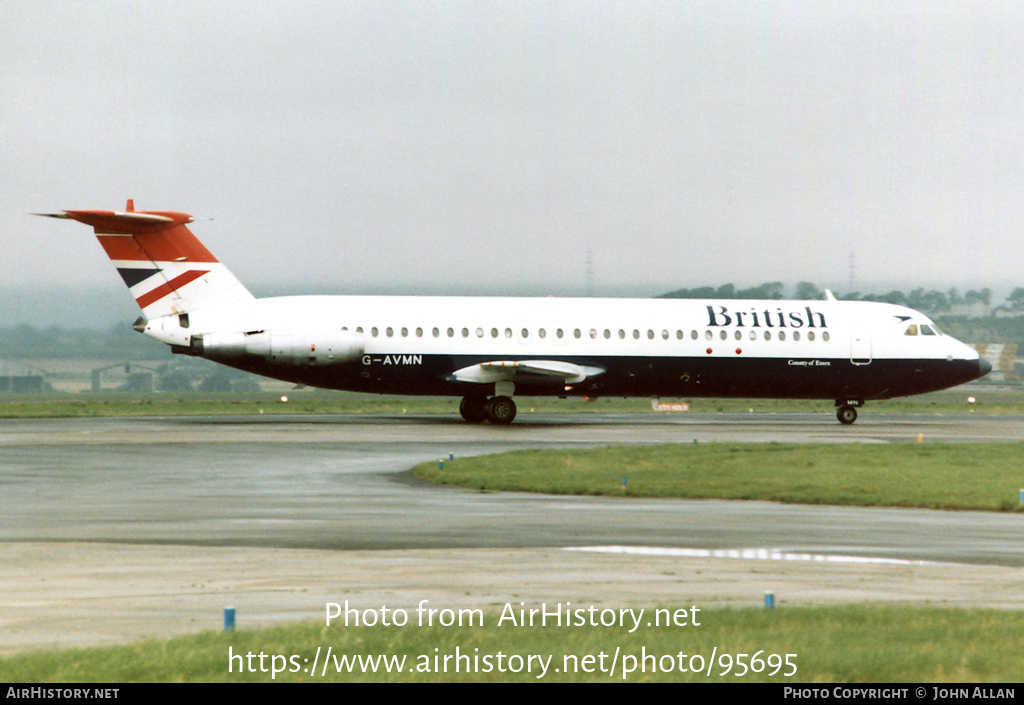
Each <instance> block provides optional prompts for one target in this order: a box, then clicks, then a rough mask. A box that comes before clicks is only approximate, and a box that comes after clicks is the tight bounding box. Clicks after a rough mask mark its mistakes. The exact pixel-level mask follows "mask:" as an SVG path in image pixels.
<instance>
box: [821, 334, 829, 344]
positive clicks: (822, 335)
mask: <svg viewBox="0 0 1024 705" xmlns="http://www.w3.org/2000/svg"><path fill="white" fill-rule="evenodd" d="M821 339H822V340H824V341H825V342H826V343H827V342H828V331H825V332H824V333H822V334H821Z"/></svg>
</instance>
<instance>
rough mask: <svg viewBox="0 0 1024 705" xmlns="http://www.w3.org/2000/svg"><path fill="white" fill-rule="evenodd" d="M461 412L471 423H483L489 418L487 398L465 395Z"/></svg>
mask: <svg viewBox="0 0 1024 705" xmlns="http://www.w3.org/2000/svg"><path fill="white" fill-rule="evenodd" d="M459 413H460V414H462V418H464V419H465V420H466V421H467V422H469V423H483V422H484V421H486V420H487V400H486V399H484V398H483V397H463V399H462V401H461V402H460V403H459Z"/></svg>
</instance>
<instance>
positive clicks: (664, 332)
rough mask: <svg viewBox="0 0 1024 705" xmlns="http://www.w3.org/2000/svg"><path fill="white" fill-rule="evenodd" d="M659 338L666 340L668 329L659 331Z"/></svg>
mask: <svg viewBox="0 0 1024 705" xmlns="http://www.w3.org/2000/svg"><path fill="white" fill-rule="evenodd" d="M661 339H662V340H668V331H667V330H663V331H661Z"/></svg>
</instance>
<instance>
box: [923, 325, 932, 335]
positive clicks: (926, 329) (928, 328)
mask: <svg viewBox="0 0 1024 705" xmlns="http://www.w3.org/2000/svg"><path fill="white" fill-rule="evenodd" d="M935 334H936V333H935V331H934V330H933V329H932V327H931V326H921V335H935Z"/></svg>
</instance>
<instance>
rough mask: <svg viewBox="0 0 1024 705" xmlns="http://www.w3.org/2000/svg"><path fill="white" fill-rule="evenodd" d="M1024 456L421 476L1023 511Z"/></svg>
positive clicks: (500, 458) (719, 457)
mask: <svg viewBox="0 0 1024 705" xmlns="http://www.w3.org/2000/svg"><path fill="white" fill-rule="evenodd" d="M1022 458H1024V443H963V444H939V443H921V444H918V443H908V444H885V445H882V444H879V445H863V444H856V445H842V444H779V443H745V444H744V443H702V444H693V443H682V444H676V445H660V446H646V445H645V446H616V447H610V448H597V449H593V450H565V451H552V450H524V451H515V452H510V453H502V454H500V455H490V456H478V457H472V458H457V459H456V460H455V461H454V462H446V463H445V464H444V469H443V470H438V464H437V463H436V462H432V463H423V464H421V465H418V466H416V467H415V468H414V469H413V472H414V473H415V474H416V475H418V476H420V477H423V478H426V479H429V480H432V481H434V482H436V483H439V484H446V485H457V486H460V487H469V488H473V489H480V490H505V491H529V492H545V493H550V494H578V495H610V496H625V497H685V498H721V499H759V500H770V501H776V502H794V503H804V504H836V505H860V506H896V507H929V508H934V509H982V510H1020V509H1021V507H1020V503H1019V501H1018V491H1019V489H1020V488H1021V487H1024V465H1022V462H1021V459H1022ZM624 477H625V479H626V486H625V487H623V478H624Z"/></svg>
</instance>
